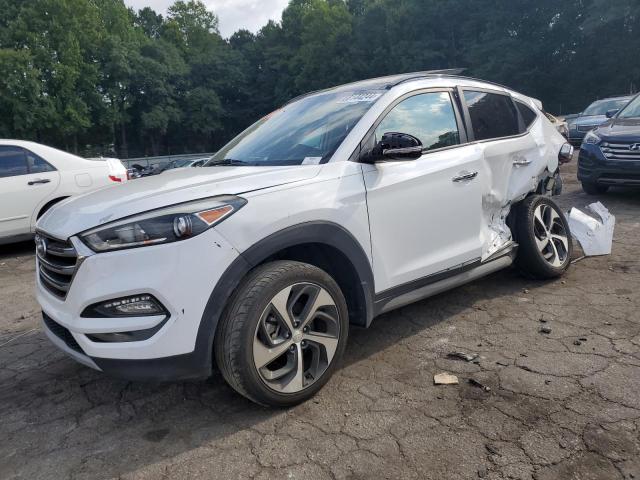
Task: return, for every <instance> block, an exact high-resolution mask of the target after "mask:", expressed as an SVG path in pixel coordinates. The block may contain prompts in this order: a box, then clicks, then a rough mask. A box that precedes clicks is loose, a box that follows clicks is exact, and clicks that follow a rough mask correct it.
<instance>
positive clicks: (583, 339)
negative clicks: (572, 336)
mask: <svg viewBox="0 0 640 480" xmlns="http://www.w3.org/2000/svg"><path fill="white" fill-rule="evenodd" d="M578 340H580V341H581V342H586V341H587V337H580V338H578Z"/></svg>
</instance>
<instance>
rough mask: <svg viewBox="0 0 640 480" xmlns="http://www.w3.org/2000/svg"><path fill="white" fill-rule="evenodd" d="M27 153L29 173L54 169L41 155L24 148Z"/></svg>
mask: <svg viewBox="0 0 640 480" xmlns="http://www.w3.org/2000/svg"><path fill="white" fill-rule="evenodd" d="M25 152H26V154H27V164H28V165H29V173H42V172H52V171H54V170H55V168H53V167H52V166H51V165H50V164H48V163H47V162H46V161H44V159H43V158H42V157H39V156H38V155H36V154H35V153H33V152H30V151H29V150H25Z"/></svg>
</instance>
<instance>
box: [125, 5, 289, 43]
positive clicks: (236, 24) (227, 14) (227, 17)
mask: <svg viewBox="0 0 640 480" xmlns="http://www.w3.org/2000/svg"><path fill="white" fill-rule="evenodd" d="M173 2H174V0H124V3H125V4H127V5H128V6H130V7H133V8H135V9H136V10H139V9H141V8H144V7H151V8H153V9H154V10H155V11H156V12H158V13H161V14H163V15H164V14H166V13H167V8H168V7H169V6H170V5H171V4H173ZM203 2H204V3H205V4H206V5H207V7H209V9H210V10H212V11H213V12H214V13H215V14H216V15H217V16H218V20H219V29H220V34H221V35H222V36H223V37H224V38H227V37H229V36H231V35H232V34H233V32H235V31H236V30H239V29H241V28H246V29H247V30H250V31H252V32H254V33H255V32H257V31H258V30H260V28H262V27H263V26H264V25H265V24H266V23H267V22H268V21H269V20H276V21H279V20H280V17H281V15H282V10H284V8H285V7H286V6H287V4H288V3H289V1H288V0H203Z"/></svg>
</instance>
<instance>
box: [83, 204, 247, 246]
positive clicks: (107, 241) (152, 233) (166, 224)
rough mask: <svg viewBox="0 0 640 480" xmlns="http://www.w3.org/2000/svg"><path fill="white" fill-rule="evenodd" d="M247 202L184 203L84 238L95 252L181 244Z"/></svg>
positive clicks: (95, 230)
mask: <svg viewBox="0 0 640 480" xmlns="http://www.w3.org/2000/svg"><path fill="white" fill-rule="evenodd" d="M246 203H247V201H246V200H245V199H244V198H241V197H236V196H233V195H224V196H219V197H212V198H207V199H204V200H198V201H195V202H188V203H181V204H179V205H173V206H171V207H166V208H161V209H158V210H152V211H150V212H147V213H143V214H140V215H135V216H133V217H128V218H125V219H122V220H118V221H116V222H112V223H108V224H106V225H102V226H100V227H97V228H93V229H91V230H88V231H86V232H84V233H82V234H80V238H81V239H82V241H83V242H84V243H86V244H87V245H88V246H89V248H91V249H92V250H93V251H95V252H107V251H112V250H122V249H124V248H135V247H146V246H149V245H159V244H163V243H171V242H177V241H180V240H186V239H187V238H191V237H195V236H196V235H199V234H201V233H202V232H204V231H205V230H208V229H209V228H211V227H213V226H214V225H216V224H217V223H220V222H221V221H222V220H224V219H225V218H227V217H229V216H230V215H233V214H234V213H235V212H236V211H238V210H239V209H240V208H242V207H243V206H244V205H245V204H246Z"/></svg>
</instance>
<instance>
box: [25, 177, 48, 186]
mask: <svg viewBox="0 0 640 480" xmlns="http://www.w3.org/2000/svg"><path fill="white" fill-rule="evenodd" d="M50 181H51V180H49V179H48V178H42V179H40V178H39V179H38V180H31V181H30V182H27V183H28V184H29V185H36V184H38V183H49V182H50Z"/></svg>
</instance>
